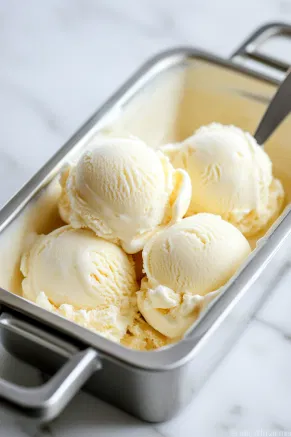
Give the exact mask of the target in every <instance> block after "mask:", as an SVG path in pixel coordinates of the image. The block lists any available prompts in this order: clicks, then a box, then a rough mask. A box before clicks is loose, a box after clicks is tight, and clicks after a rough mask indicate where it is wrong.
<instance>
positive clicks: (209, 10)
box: [0, 0, 291, 437]
mask: <svg viewBox="0 0 291 437" xmlns="http://www.w3.org/2000/svg"><path fill="white" fill-rule="evenodd" d="M275 20H276V21H286V22H288V21H289V22H290V23H291V1H290V0H256V1H255V2H254V1H253V0H244V1H240V2H238V1H231V0H220V1H215V0H196V1H195V2H194V1H193V2H192V1H191V0H179V1H178V0H176V1H175V0H160V1H157V0H139V1H136V0H123V1H122V2H121V1H120V2H118V1H117V0H51V1H50V2H40V1H39V0H27V1H26V2H19V1H17V0H3V1H2V2H1V4H0V22H1V26H0V57H1V67H0V95H1V99H0V114H1V118H0V130H1V142H0V187H1V188H0V204H1V205H2V204H3V203H4V202H5V201H6V200H7V199H8V198H9V197H10V196H11V195H12V194H13V193H15V191H16V190H18V189H19V188H20V187H21V185H22V184H23V183H25V182H26V181H27V180H28V179H29V178H30V177H31V176H32V175H33V173H34V172H35V171H36V170H38V169H39V167H40V166H41V165H42V164H44V163H45V161H46V160H47V159H48V158H49V157H50V156H51V155H52V154H53V153H54V152H55V151H56V150H57V149H58V148H59V147H60V146H61V145H62V143H63V142H64V141H65V140H66V139H67V138H68V137H69V136H70V135H71V134H72V133H73V132H74V131H75V130H76V128H77V127H78V126H79V125H80V124H81V123H82V122H83V121H84V120H85V119H86V118H87V117H88V116H89V115H90V114H91V113H92V112H93V111H94V110H95V109H96V108H97V107H98V106H99V105H100V104H101V103H102V102H103V101H104V100H105V99H106V98H107V97H108V96H109V95H110V94H111V93H112V92H113V91H114V90H115V89H116V88H117V86H118V85H120V84H121V83H122V82H123V81H124V80H125V79H126V78H127V77H128V76H129V74H131V73H132V72H133V71H134V70H135V69H136V68H137V67H138V66H139V65H140V64H141V63H142V62H143V61H144V60H146V59H147V58H148V57H149V56H151V55H152V54H154V53H156V52H158V51H159V50H161V49H164V48H167V47H172V46H175V45H193V46H196V47H200V48H203V49H206V50H208V51H212V52H214V53H216V54H219V55H221V56H229V54H230V53H231V52H232V50H234V49H235V48H236V47H237V46H238V44H239V43H240V42H241V41H242V40H243V39H244V38H245V37H246V36H247V35H248V33H250V32H251V31H252V30H254V29H255V28H256V27H257V26H259V25H261V24H263V23H265V22H267V21H275ZM290 259H291V256H290ZM286 263H287V264H286ZM283 264H285V265H286V266H287V267H286V268H284V269H283V270H282V269H281V270H280V272H279V273H278V275H279V276H277V277H276V278H275V282H274V284H275V283H276V285H277V286H276V287H274V290H273V293H272V296H271V298H270V299H269V300H268V301H267V303H266V304H265V305H264V306H263V308H262V309H261V310H260V311H259V314H258V315H257V316H256V317H255V319H253V321H252V323H251V324H250V325H249V327H248V329H247V330H246V331H245V333H244V334H243V335H242V337H241V338H240V339H239V341H238V342H237V343H236V345H235V346H234V348H233V349H232V351H231V352H230V353H229V354H228V355H227V357H226V358H225V359H224V360H223V362H222V363H221V364H220V365H219V367H218V368H217V369H216V371H215V372H214V373H213V374H212V375H211V377H210V378H209V380H208V382H207V384H206V385H205V386H204V387H203V388H202V390H201V391H200V393H199V394H198V396H197V397H196V398H195V399H193V401H192V403H191V405H190V406H189V407H188V408H186V409H185V410H184V411H183V412H182V413H181V414H180V415H179V416H178V417H177V418H175V419H173V420H172V421H170V422H168V423H165V424H160V425H150V424H146V423H142V422H140V421H139V420H137V419H135V418H133V417H131V416H129V415H127V414H125V413H123V412H122V411H120V410H117V409H116V408H114V407H112V406H110V405H108V404H106V403H104V402H102V401H100V400H98V399H95V398H93V397H91V396H89V395H87V394H84V393H81V394H79V395H78V396H77V397H76V398H75V399H74V400H73V402H72V403H71V404H70V406H69V407H68V408H67V409H66V410H65V412H64V413H63V414H62V415H61V417H60V418H59V419H57V420H55V421H54V422H53V423H51V424H50V425H49V426H46V427H44V428H43V429H40V430H32V429H31V430H29V429H27V428H24V427H23V425H22V424H21V423H20V422H19V421H18V420H17V419H14V420H11V418H10V417H7V416H6V415H5V414H4V412H1V408H0V436H1V437H2V436H8V435H9V436H10V437H14V436H31V437H32V436H35V437H45V436H54V437H58V436H62V437H65V436H70V437H72V436H76V437H79V436H82V437H89V436H90V437H91V436H99V435H100V436H112V437H114V436H121V437H122V436H124V437H128V436H136V437H142V436H146V437H151V436H153V437H157V436H166V437H180V436H183V437H187V436H189V437H190V436H196V435H197V436H198V435H199V436H202V437H203V436H205V437H208V436H209V437H213V436H219V437H220V436H240V435H241V436H256V435H257V436H267V435H273V436H283V435H284V436H287V435H290V436H291V413H290V403H291V376H290V375H291V373H290V365H291V340H290V339H291V318H290V313H291V312H290V309H291V297H290V295H289V290H290V285H288V284H290V279H291V271H290V270H289V269H288V251H287V254H286V256H284V257H283ZM283 273H284V274H283ZM288 280H289V282H288ZM263 285H264V284H263V283H261V286H263ZM258 286H260V284H259V285H258ZM254 292H255V289H254ZM0 367H1V368H2V369H5V368H6V369H7V368H9V369H10V370H11V371H12V372H13V373H14V374H15V375H17V378H18V381H23V380H25V381H26V382H28V381H30V380H31V381H33V380H34V381H37V380H38V378H39V373H38V372H37V371H36V370H34V369H32V368H30V367H28V366H26V365H24V364H23V363H20V362H17V361H16V360H15V359H10V358H9V357H8V356H7V354H6V353H5V352H4V351H3V350H2V349H1V354H0Z"/></svg>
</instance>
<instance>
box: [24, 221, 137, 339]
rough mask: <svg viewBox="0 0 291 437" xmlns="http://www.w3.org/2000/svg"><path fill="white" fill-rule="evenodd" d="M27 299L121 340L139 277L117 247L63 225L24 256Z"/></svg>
mask: <svg viewBox="0 0 291 437" xmlns="http://www.w3.org/2000/svg"><path fill="white" fill-rule="evenodd" d="M21 271H22V273H23V275H24V279H23V282H22V288H23V296H24V297H25V298H27V299H29V300H31V301H33V302H36V303H37V304H38V305H40V306H42V307H43V308H45V309H47V310H50V311H55V312H57V313H58V314H60V315H63V316H64V317H67V318H68V319H70V320H72V321H74V322H76V323H79V324H81V325H83V326H85V327H87V328H90V329H93V330H95V331H96V332H99V333H100V334H101V335H104V336H106V337H108V338H111V339H114V340H115V341H119V340H120V339H121V338H122V337H123V336H124V334H125V333H126V331H127V328H128V326H129V325H131V324H132V322H133V317H134V313H135V300H136V297H135V293H136V291H137V282H136V274H135V267H134V263H133V260H132V258H131V256H130V255H127V254H126V253H125V252H124V251H123V250H122V249H121V248H120V247H119V246H117V245H115V244H114V243H111V242H109V241H106V240H103V239H102V238H99V237H97V236H96V235H95V234H94V233H93V232H92V231H91V230H87V229H74V228H72V227H71V226H64V227H61V228H59V229H56V230H55V231H53V232H51V233H50V234H48V235H42V236H39V237H38V238H37V240H36V241H35V242H34V244H33V245H32V247H31V248H30V250H28V251H27V252H26V253H25V254H24V255H23V257H22V261H21Z"/></svg>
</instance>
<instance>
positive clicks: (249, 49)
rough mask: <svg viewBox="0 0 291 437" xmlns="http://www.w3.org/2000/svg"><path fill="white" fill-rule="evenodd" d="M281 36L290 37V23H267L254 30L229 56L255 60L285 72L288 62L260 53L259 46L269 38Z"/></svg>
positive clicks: (288, 65)
mask: <svg viewBox="0 0 291 437" xmlns="http://www.w3.org/2000/svg"><path fill="white" fill-rule="evenodd" d="M276 36H282V37H285V38H289V39H291V25H289V24H286V23H269V24H266V25H265V26H262V27H260V28H259V29H258V30H256V31H255V32H254V33H253V34H252V35H251V36H250V37H249V38H248V39H247V40H246V41H245V42H244V43H243V44H242V45H241V46H240V47H239V48H238V49H237V50H236V51H235V52H234V53H233V54H232V56H231V59H232V60H234V61H236V62H240V63H241V62H242V61H247V60H252V61H255V62H256V63H258V64H261V65H263V66H266V67H270V68H271V69H273V70H275V71H277V72H280V73H286V72H287V70H288V69H289V67H290V64H289V63H288V62H285V61H284V60H280V59H277V58H274V57H273V56H270V55H266V54H264V53H262V52H261V51H260V50H259V48H260V46H261V45H262V44H264V43H266V42H267V41H269V40H270V39H272V38H274V37H276Z"/></svg>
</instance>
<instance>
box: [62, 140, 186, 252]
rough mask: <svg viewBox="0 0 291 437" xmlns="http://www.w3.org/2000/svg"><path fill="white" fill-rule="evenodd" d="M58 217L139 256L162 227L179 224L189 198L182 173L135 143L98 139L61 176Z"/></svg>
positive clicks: (162, 156)
mask: <svg viewBox="0 0 291 437" xmlns="http://www.w3.org/2000/svg"><path fill="white" fill-rule="evenodd" d="M61 184H62V187H63V195H62V197H61V199H60V203H59V210H60V214H61V217H62V218H63V220H64V221H65V222H67V223H70V224H71V225H72V226H73V227H75V228H84V227H88V228H90V229H92V230H93V231H94V232H95V233H96V235H98V236H100V237H102V238H104V239H106V240H109V241H112V242H114V243H117V244H119V245H120V246H121V247H122V248H123V249H124V250H125V251H126V252H127V253H137V252H138V251H140V250H141V249H142V248H143V246H144V244H145V242H146V241H147V240H148V239H149V238H150V237H151V236H152V235H153V233H155V232H156V231H157V230H160V229H161V228H163V227H165V226H167V225H169V224H172V223H175V222H177V221H178V220H180V219H182V218H183V217H184V215H185V213H186V211H187V210H188V207H189V204H190V199H191V182H190V178H189V176H188V174H187V172H185V171H184V170H181V169H174V168H173V166H172V165H171V163H170V161H169V159H168V158H167V157H166V156H165V155H164V154H163V153H162V152H156V151H154V150H152V149H151V148H150V147H148V146H147V145H146V144H145V143H144V142H142V141H141V140H139V139H137V138H114V137H113V138H96V139H95V140H93V142H92V144H91V146H90V150H88V151H86V152H85V153H84V154H83V156H82V157H81V158H80V160H79V162H78V163H77V165H75V166H72V167H71V168H68V169H67V170H65V171H64V172H63V175H62V178H61Z"/></svg>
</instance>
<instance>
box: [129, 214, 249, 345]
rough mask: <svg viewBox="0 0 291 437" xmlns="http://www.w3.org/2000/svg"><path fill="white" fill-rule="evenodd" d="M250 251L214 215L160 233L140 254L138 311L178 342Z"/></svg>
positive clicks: (200, 216)
mask: <svg viewBox="0 0 291 437" xmlns="http://www.w3.org/2000/svg"><path fill="white" fill-rule="evenodd" d="M250 251H251V250H250V246H249V243H248V241H247V240H246V238H245V237H244V236H243V235H242V234H241V232H240V231H239V230H238V229H236V228H235V227H234V226H233V225H231V224H230V223H228V222H226V221H224V220H223V219H221V217H219V216H217V215H213V214H207V213H204V214H197V215H195V216H192V217H188V218H185V219H183V220H181V221H180V222H179V223H177V224H175V225H173V226H171V227H169V228H168V229H166V230H163V231H161V232H160V233H158V234H156V235H155V236H154V237H153V238H152V239H151V240H150V241H149V242H148V243H147V244H146V245H145V247H144V250H143V262H144V271H145V273H146V276H145V277H144V278H143V280H142V285H141V290H140V291H139V292H138V300H137V301H138V307H139V310H140V312H141V313H142V315H143V316H144V318H145V319H146V321H147V322H148V323H149V324H150V325H151V326H153V327H154V328H155V329H156V330H157V331H159V332H160V333H162V334H164V335H166V336H167V337H170V338H176V337H180V336H181V335H183V334H184V333H185V331H186V330H187V329H188V328H189V327H190V326H191V324H192V323H193V322H194V321H195V319H197V316H198V315H199V314H200V312H201V310H202V309H203V308H204V307H205V306H206V305H207V304H209V303H210V301H211V300H212V299H213V298H214V297H215V296H217V295H218V293H219V289H220V288H221V287H222V286H223V285H224V284H225V283H226V282H227V281H228V280H229V279H230V278H231V277H232V275H233V274H234V273H235V272H236V271H237V269H238V268H239V267H240V265H241V263H242V262H243V261H244V260H245V259H246V257H247V256H248V255H249V253H250Z"/></svg>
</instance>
